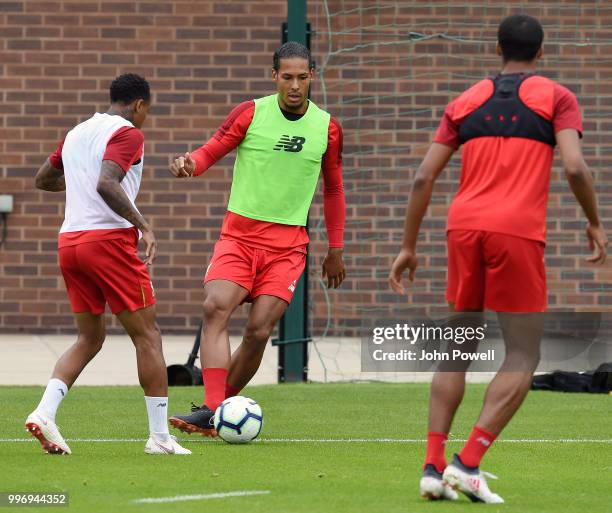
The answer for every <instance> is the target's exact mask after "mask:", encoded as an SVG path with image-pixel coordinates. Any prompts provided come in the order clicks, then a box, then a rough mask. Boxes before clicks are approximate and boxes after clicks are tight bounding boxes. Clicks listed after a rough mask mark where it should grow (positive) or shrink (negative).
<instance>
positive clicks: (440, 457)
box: [425, 431, 448, 472]
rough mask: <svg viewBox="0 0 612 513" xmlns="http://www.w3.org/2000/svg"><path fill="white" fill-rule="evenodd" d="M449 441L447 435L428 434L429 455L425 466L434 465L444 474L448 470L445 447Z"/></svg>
mask: <svg viewBox="0 0 612 513" xmlns="http://www.w3.org/2000/svg"><path fill="white" fill-rule="evenodd" d="M447 439H448V434H447V433H436V432H434V431H430V432H429V433H427V454H426V455H425V465H429V464H431V465H433V466H434V467H436V470H437V471H438V472H444V469H445V468H446V457H445V456H444V445H445V444H446V440H447Z"/></svg>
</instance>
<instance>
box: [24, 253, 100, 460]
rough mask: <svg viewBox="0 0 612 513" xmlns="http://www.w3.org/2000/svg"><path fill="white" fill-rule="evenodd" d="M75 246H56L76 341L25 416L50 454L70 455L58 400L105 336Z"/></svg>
mask: <svg viewBox="0 0 612 513" xmlns="http://www.w3.org/2000/svg"><path fill="white" fill-rule="evenodd" d="M77 252H78V247H77V246H69V247H64V248H60V250H59V263H60V269H61V271H62V274H63V276H64V281H65V283H66V290H67V292H68V297H69V298H70V303H71V306H72V309H73V311H74V312H75V319H76V324H77V330H78V336H77V340H76V342H75V343H74V344H73V345H72V346H71V347H70V348H68V350H66V352H64V354H63V355H62V356H61V357H60V358H59V360H58V361H57V363H56V364H55V368H54V370H53V373H52V375H51V379H50V380H49V383H48V384H47V387H46V389H45V392H44V393H43V396H42V399H41V401H40V403H39V405H38V406H37V407H36V409H35V410H34V411H33V412H32V413H31V414H30V415H29V416H28V418H27V419H26V429H27V430H28V431H29V432H30V433H31V434H32V435H33V436H35V437H36V438H37V439H38V440H39V441H40V443H41V445H42V447H43V449H44V450H45V451H46V452H48V453H51V454H70V452H71V451H70V448H69V447H68V445H67V444H66V441H65V440H64V438H63V437H62V435H61V433H60V432H59V429H58V428H57V426H56V424H55V415H56V413H57V409H58V408H59V405H60V403H61V402H62V400H63V399H64V397H65V396H66V395H67V394H68V389H69V388H70V387H72V385H73V384H74V382H75V380H76V379H77V377H78V376H79V374H80V373H81V372H82V370H83V369H84V368H85V366H86V365H87V364H88V363H89V361H90V360H91V359H92V358H93V357H94V356H95V355H96V354H97V353H98V351H99V350H100V348H101V347H102V344H103V342H104V337H105V329H104V318H103V316H102V313H103V312H104V303H105V301H104V295H103V293H102V291H101V290H100V289H99V287H98V286H97V285H96V283H95V282H94V281H93V280H92V279H91V277H90V276H89V275H88V274H87V273H85V272H83V271H82V269H81V268H80V265H79V262H78V259H77Z"/></svg>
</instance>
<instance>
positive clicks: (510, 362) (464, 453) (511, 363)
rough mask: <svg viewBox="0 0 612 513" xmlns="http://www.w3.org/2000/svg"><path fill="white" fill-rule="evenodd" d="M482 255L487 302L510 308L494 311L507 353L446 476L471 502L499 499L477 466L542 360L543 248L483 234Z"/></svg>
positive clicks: (489, 305)
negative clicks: (485, 271)
mask: <svg viewBox="0 0 612 513" xmlns="http://www.w3.org/2000/svg"><path fill="white" fill-rule="evenodd" d="M484 254H485V259H486V260H487V275H486V281H487V289H486V291H485V306H486V308H487V309H490V310H494V311H498V312H508V313H500V314H498V318H499V322H500V326H501V328H502V334H503V337H504V344H505V348H506V355H505V358H504V361H503V362H502V365H501V367H500V369H499V370H498V372H497V374H496V375H495V377H494V378H493V380H492V381H491V383H490V384H489V386H488V388H487V392H486V395H485V400H484V405H483V408H482V410H481V413H480V416H479V418H478V421H477V422H476V424H475V425H474V427H473V429H472V432H471V433H470V436H469V438H468V441H467V442H466V444H465V446H464V447H463V449H462V450H461V452H460V453H459V454H458V455H455V457H454V460H453V463H452V464H451V465H449V467H448V469H447V471H448V472H445V479H446V480H447V481H448V482H449V483H450V484H452V485H454V486H456V487H457V488H458V489H460V490H461V491H463V492H464V493H465V494H466V495H467V496H468V497H470V498H471V499H472V500H476V501H483V502H492V503H499V502H503V499H502V498H501V497H500V496H499V495H497V494H494V493H492V492H491V491H490V490H489V488H488V486H487V484H486V481H485V479H484V477H483V476H482V474H481V473H480V470H479V465H480V462H481V460H482V458H483V457H484V455H485V453H486V452H487V451H488V449H489V448H490V447H491V446H492V444H493V442H494V441H495V439H496V438H497V436H498V435H499V434H500V433H501V431H502V430H503V428H504V427H505V426H506V425H507V424H508V422H509V421H510V419H511V418H512V417H513V415H514V414H515V413H516V411H517V410H518V408H519V407H520V405H521V404H522V402H523V400H524V399H525V396H526V395H527V392H528V391H529V388H530V385H531V380H532V377H533V372H534V371H535V368H536V367H537V365H538V362H539V358H540V341H541V337H542V331H543V322H544V316H543V314H542V313H541V312H542V311H543V310H544V309H545V306H546V275H545V270H544V246H543V244H541V243H539V242H537V241H530V240H527V239H522V238H520V237H513V236H509V235H503V234H495V233H489V234H486V236H485V238H484ZM510 312H524V313H510ZM447 474H448V475H447ZM447 478H448V479H447Z"/></svg>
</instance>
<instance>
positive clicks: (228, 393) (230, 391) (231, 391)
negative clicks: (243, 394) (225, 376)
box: [225, 383, 242, 399]
mask: <svg viewBox="0 0 612 513" xmlns="http://www.w3.org/2000/svg"><path fill="white" fill-rule="evenodd" d="M241 390H242V388H240V387H233V386H232V385H230V384H229V383H226V384H225V398H226V399H227V398H228V397H234V396H235V395H238V394H239V393H240V391H241Z"/></svg>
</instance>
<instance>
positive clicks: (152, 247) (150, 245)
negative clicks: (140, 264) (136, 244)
mask: <svg viewBox="0 0 612 513" xmlns="http://www.w3.org/2000/svg"><path fill="white" fill-rule="evenodd" d="M142 240H143V241H144V243H145V255H146V259H145V261H144V263H145V264H146V265H151V264H152V263H153V259H154V258H155V254H156V253H157V241H156V240H155V235H153V232H152V231H151V230H147V231H143V232H142Z"/></svg>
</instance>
